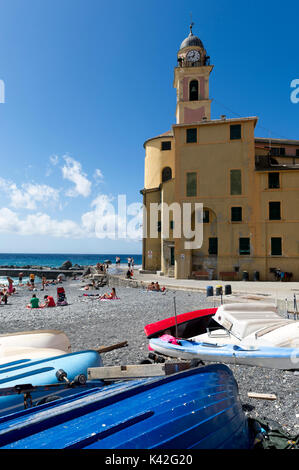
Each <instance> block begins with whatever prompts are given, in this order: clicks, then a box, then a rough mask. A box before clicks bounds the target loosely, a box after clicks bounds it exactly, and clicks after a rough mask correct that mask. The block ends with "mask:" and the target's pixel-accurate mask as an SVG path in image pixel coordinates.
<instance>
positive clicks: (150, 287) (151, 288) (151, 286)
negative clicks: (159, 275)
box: [147, 282, 155, 290]
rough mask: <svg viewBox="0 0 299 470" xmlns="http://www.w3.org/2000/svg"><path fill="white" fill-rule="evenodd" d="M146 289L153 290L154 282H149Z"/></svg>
mask: <svg viewBox="0 0 299 470" xmlns="http://www.w3.org/2000/svg"><path fill="white" fill-rule="evenodd" d="M147 290H155V283H154V282H151V283H150V284H149V285H148V286H147Z"/></svg>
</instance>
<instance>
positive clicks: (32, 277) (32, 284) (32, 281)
mask: <svg viewBox="0 0 299 470" xmlns="http://www.w3.org/2000/svg"><path fill="white" fill-rule="evenodd" d="M29 279H30V284H31V286H32V287H34V279H35V275H34V274H33V273H32V274H29Z"/></svg>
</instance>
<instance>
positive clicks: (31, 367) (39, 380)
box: [0, 349, 102, 415]
mask: <svg viewBox="0 0 299 470" xmlns="http://www.w3.org/2000/svg"><path fill="white" fill-rule="evenodd" d="M39 351H41V350H39ZM48 351H49V349H48ZM53 351H55V350H53ZM100 366H102V359H101V356H100V354H99V353H98V352H96V351H94V350H86V351H79V352H74V353H70V354H63V355H61V354H58V355H57V356H53V357H45V358H39V359H32V360H31V359H28V358H27V357H26V355H24V356H23V359H21V358H18V359H17V360H14V361H12V362H7V363H5V364H1V365H0V415H3V414H7V413H9V412H12V411H16V410H17V409H18V410H22V409H23V408H24V397H23V395H22V394H11V393H10V392H9V391H8V390H7V389H8V388H10V389H11V388H13V387H19V388H20V389H22V387H23V388H24V387H25V386H26V387H27V386H28V385H30V386H31V387H32V386H33V387H34V386H37V387H41V386H47V385H51V386H53V385H57V390H55V389H54V388H53V387H52V388H50V389H49V390H44V389H38V390H37V392H36V393H33V394H31V398H30V399H32V403H33V405H34V404H36V403H38V402H39V401H40V400H41V398H44V397H46V396H48V395H49V394H50V393H51V392H52V393H54V392H55V393H56V391H60V390H62V389H61V387H60V383H61V380H63V382H64V383H67V382H71V381H73V380H74V379H75V378H76V377H77V376H79V375H81V376H85V377H87V369H88V368H89V367H100ZM59 371H60V372H59ZM58 372H59V374H58V375H57V373H58ZM26 387H25V389H26ZM27 388H28V387H27ZM29 388H30V387H29ZM67 393H69V391H66V392H62V394H67Z"/></svg>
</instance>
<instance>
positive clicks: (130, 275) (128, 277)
mask: <svg viewBox="0 0 299 470" xmlns="http://www.w3.org/2000/svg"><path fill="white" fill-rule="evenodd" d="M132 277H133V271H132V269H128V271H127V273H126V279H132Z"/></svg>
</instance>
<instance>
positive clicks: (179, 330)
mask: <svg viewBox="0 0 299 470" xmlns="http://www.w3.org/2000/svg"><path fill="white" fill-rule="evenodd" d="M216 312H217V308H204V309H200V310H194V311H192V312H186V313H181V314H179V315H176V316H172V317H169V318H165V319H164V320H159V321H157V322H154V323H150V324H148V325H146V326H145V327H144V331H145V334H146V336H147V338H148V339H150V338H158V337H159V336H161V335H163V334H164V333H166V332H167V333H168V334H171V335H173V336H179V337H180V338H189V337H190V336H192V335H199V334H202V333H206V331H207V328H208V327H216V326H217V327H218V328H220V326H219V324H218V323H216V322H215V320H213V318H212V317H213V316H214V315H215V314H216Z"/></svg>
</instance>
